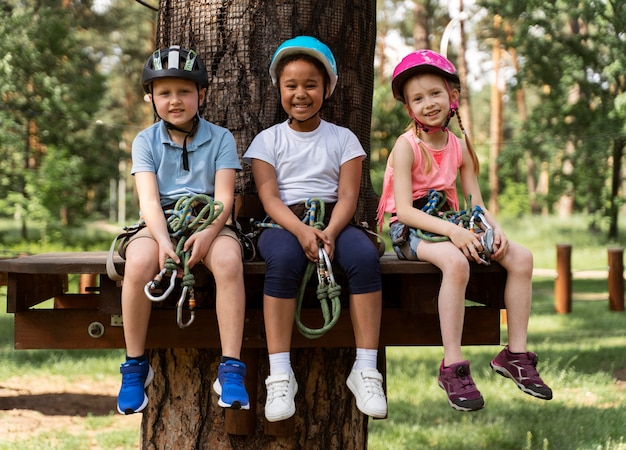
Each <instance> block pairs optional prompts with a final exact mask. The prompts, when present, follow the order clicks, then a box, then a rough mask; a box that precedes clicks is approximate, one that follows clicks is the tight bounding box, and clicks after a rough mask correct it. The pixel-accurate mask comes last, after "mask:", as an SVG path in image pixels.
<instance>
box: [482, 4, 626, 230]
mask: <svg viewBox="0 0 626 450" xmlns="http://www.w3.org/2000/svg"><path fill="white" fill-rule="evenodd" d="M479 4H480V5H481V6H483V7H484V8H485V9H486V10H487V11H488V12H489V14H488V17H489V19H490V20H491V19H492V18H493V17H494V16H495V15H496V14H498V15H500V16H501V17H502V18H503V22H504V23H505V24H507V25H508V26H510V27H511V29H512V34H511V36H510V38H509V39H507V37H506V36H504V29H505V27H501V29H500V30H495V29H493V27H491V33H492V34H493V35H496V36H499V37H500V39H501V41H502V42H505V39H506V42H507V43H508V44H507V45H509V46H510V47H511V48H514V49H515V50H516V52H517V54H518V55H520V58H519V63H520V70H519V72H518V74H517V77H516V79H515V81H514V89H512V92H515V93H516V92H517V91H518V90H519V89H522V88H523V89H524V90H525V92H530V93H532V95H533V96H535V99H534V100H533V102H532V103H531V104H529V105H528V106H530V108H529V114H528V120H527V121H526V123H524V124H520V125H521V126H520V128H519V131H518V133H519V142H520V145H521V148H523V149H525V151H528V152H529V155H530V157H531V158H532V159H533V161H534V170H536V172H535V173H532V174H531V175H533V176H534V177H535V179H538V178H539V171H540V170H542V171H546V172H547V174H549V195H548V196H546V197H545V198H543V201H544V202H545V203H544V204H545V206H548V207H550V205H552V204H553V203H554V202H555V201H556V200H557V199H558V198H559V197H560V196H562V195H567V196H571V197H572V198H573V199H574V201H575V210H577V211H587V212H589V213H593V214H595V213H599V214H601V215H603V216H606V217H608V218H609V220H610V221H611V222H612V225H613V226H615V225H616V224H615V221H616V220H617V214H616V213H615V212H616V211H617V208H618V206H619V205H618V203H617V201H616V200H617V198H618V195H619V191H618V190H616V189H617V187H619V184H618V185H617V186H615V185H614V186H611V184H610V182H609V181H610V176H611V175H613V176H617V177H618V179H620V180H621V174H619V173H615V174H612V172H613V171H614V170H618V168H619V166H618V165H617V164H616V160H617V159H619V160H621V159H623V153H624V149H625V146H626V128H625V123H626V122H625V121H624V118H625V117H626V107H625V106H626V105H625V103H624V101H623V98H625V92H626V83H624V75H623V74H624V68H625V67H626V42H625V41H624V39H623V30H624V23H626V8H625V7H624V5H623V4H621V3H618V2H597V1H593V0H580V1H575V2H569V1H552V2H543V1H539V0H533V1H528V2H521V3H520V2H517V3H514V2H507V1H501V0H487V1H481V2H479ZM518 154H519V152H518ZM509 156H510V157H508V158H507V161H512V160H514V158H515V156H514V155H509ZM509 173H510V172H509V171H507V172H506V174H505V175H509ZM613 237H615V236H613Z"/></svg>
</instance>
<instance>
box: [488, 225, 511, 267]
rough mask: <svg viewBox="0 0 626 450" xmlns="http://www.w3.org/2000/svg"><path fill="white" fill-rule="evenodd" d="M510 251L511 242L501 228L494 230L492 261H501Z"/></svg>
mask: <svg viewBox="0 0 626 450" xmlns="http://www.w3.org/2000/svg"><path fill="white" fill-rule="evenodd" d="M508 249H509V240H508V238H507V237H506V235H505V234H504V231H502V229H501V228H500V227H495V228H494V229H493V254H492V255H491V259H493V260H495V261H497V260H499V259H501V258H502V257H503V256H504V255H505V253H506V251H507V250H508Z"/></svg>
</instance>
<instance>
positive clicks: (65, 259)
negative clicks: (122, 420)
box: [0, 252, 506, 349]
mask: <svg viewBox="0 0 626 450" xmlns="http://www.w3.org/2000/svg"><path fill="white" fill-rule="evenodd" d="M106 256H107V254H106V252H68V253H44V254H38V255H31V256H25V257H22V258H14V259H4V260H0V272H4V273H6V274H7V312H8V313H11V314H14V319H15V348H16V349H103V348H124V338H123V334H122V326H121V325H122V323H121V302H120V297H121V286H120V284H119V283H116V282H114V281H112V280H110V279H109V278H108V276H107V275H106V268H105V265H106ZM116 265H117V266H118V268H119V269H120V270H121V269H122V267H123V261H122V260H121V259H119V258H118V259H116ZM264 271H265V264H264V263H263V262H260V261H254V262H246V263H245V264H244V273H245V283H246V298H247V310H246V325H245V330H244V347H247V348H265V346H266V343H265V339H264V334H265V330H264V324H263V311H262V286H263V277H264ZM381 271H382V276H383V315H382V326H381V338H380V345H381V347H384V346H397V345H441V336H440V331H439V321H438V315H437V307H436V295H437V292H438V289H439V283H440V272H439V270H438V269H437V268H436V267H434V266H433V265H431V264H429V263H423V262H414V261H401V260H398V259H397V258H396V256H395V255H394V254H391V253H386V254H385V255H384V256H383V257H382V258H381ZM72 274H74V275H77V276H78V275H85V274H87V275H93V277H87V279H93V280H94V281H95V283H93V285H92V286H82V287H81V289H80V290H78V291H77V292H70V291H69V290H68V276H69V275H72ZM312 278H314V277H312ZM337 278H338V282H339V284H341V285H344V286H345V285H346V283H345V282H344V281H342V275H341V274H340V273H339V274H338V275H337ZM505 281H506V272H505V271H504V270H503V269H502V268H501V267H500V266H499V265H497V264H492V265H490V266H483V265H472V275H471V279H470V283H469V286H468V290H467V295H466V297H467V299H468V300H471V301H472V303H471V304H469V303H468V305H467V306H466V320H465V328H464V332H463V344H464V345H480V344H499V343H500V309H501V308H503V301H502V300H503V293H504V284H505ZM316 282H317V280H316V279H312V280H311V282H310V288H311V289H314V287H315V283H316ZM199 283H202V284H203V285H204V287H203V286H202V284H201V285H200V286H198V287H197V297H198V301H199V308H198V309H197V312H196V319H195V321H194V323H193V324H192V325H191V326H190V327H188V328H185V329H180V328H179V327H178V326H177V324H176V311H175V310H174V308H173V306H172V304H171V302H166V303H165V304H160V303H155V304H154V308H153V313H152V316H151V319H150V320H151V322H150V328H149V332H148V338H147V346H148V347H149V348H219V335H218V330H217V320H216V317H215V312H214V310H213V308H212V305H211V297H212V294H211V291H212V286H211V283H212V279H211V278H210V276H208V274H207V276H206V277H204V280H202V281H200V282H199ZM81 291H82V292H81ZM343 291H345V289H344V290H343ZM171 297H174V299H176V298H177V297H176V292H174V293H173V295H172V296H171ZM313 297H314V296H312V295H308V296H307V298H309V299H310V298H313ZM49 299H52V300H53V301H52V302H51V304H49V305H48V306H47V307H42V305H41V304H42V303H43V302H44V301H46V300H49ZM342 305H343V306H342V308H343V311H342V314H341V316H340V318H339V321H338V323H337V324H336V325H335V326H334V327H333V329H331V330H330V331H329V332H328V333H326V334H325V335H324V336H323V337H321V338H319V339H313V340H311V339H308V338H305V337H303V336H302V335H300V333H298V332H297V331H296V332H294V335H293V347H294V348H298V347H351V346H354V337H353V332H352V325H351V322H350V316H349V314H348V313H347V308H348V303H347V296H346V295H345V294H342ZM44 306H45V305H44ZM35 307H36V308H35ZM320 320H321V312H320V310H319V305H315V304H314V303H311V302H310V301H307V302H306V304H305V308H303V311H302V321H303V323H304V324H306V325H307V326H311V327H315V326H319V325H316V324H318V323H319V322H320Z"/></svg>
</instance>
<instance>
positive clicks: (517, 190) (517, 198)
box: [498, 183, 530, 217]
mask: <svg viewBox="0 0 626 450" xmlns="http://www.w3.org/2000/svg"><path fill="white" fill-rule="evenodd" d="M498 203H499V204H500V205H501V206H500V216H503V217H523V216H525V215H528V214H530V203H529V201H528V190H527V189H526V185H524V184H521V183H507V185H506V186H505V188H504V189H503V190H502V192H500V195H499V196H498Z"/></svg>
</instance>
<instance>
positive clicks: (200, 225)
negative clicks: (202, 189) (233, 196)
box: [165, 194, 224, 289]
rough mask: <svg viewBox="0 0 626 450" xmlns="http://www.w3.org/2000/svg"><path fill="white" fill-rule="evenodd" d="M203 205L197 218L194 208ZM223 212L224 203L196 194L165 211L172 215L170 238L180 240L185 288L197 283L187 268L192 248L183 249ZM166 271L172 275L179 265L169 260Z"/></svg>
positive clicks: (183, 284)
mask: <svg viewBox="0 0 626 450" xmlns="http://www.w3.org/2000/svg"><path fill="white" fill-rule="evenodd" d="M202 203H204V207H203V208H202V209H201V210H200V212H199V213H198V215H197V216H194V215H193V212H194V208H195V207H196V206H197V205H198V204H202ZM223 210H224V204H223V203H222V202H220V201H218V200H213V199H212V198H211V197H210V196H208V195H206V194H195V195H193V196H184V197H181V198H179V199H178V201H177V202H176V205H175V206H174V209H170V210H167V211H165V213H166V214H169V215H170V216H169V217H168V219H167V228H168V231H169V233H170V236H171V237H173V238H179V241H178V244H177V245H176V255H177V256H178V258H179V259H180V265H182V269H183V279H182V283H181V285H182V286H183V287H187V288H189V289H193V287H194V285H195V282H196V281H195V278H194V276H193V274H192V273H191V270H190V269H189V267H188V266H187V262H188V261H189V258H190V257H191V252H192V248H190V249H188V250H187V251H184V250H183V247H184V246H185V242H186V241H187V239H189V238H190V237H191V236H192V235H193V234H195V233H199V232H200V231H202V230H204V229H205V228H206V227H208V226H209V225H211V223H213V221H214V220H215V219H216V218H217V217H218V216H219V215H220V214H221V212H222V211H223ZM165 269H166V270H167V271H168V272H167V273H168V274H170V275H171V274H173V273H174V271H176V270H178V269H179V265H178V264H176V262H175V261H174V259H172V258H167V260H166V261H165Z"/></svg>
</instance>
